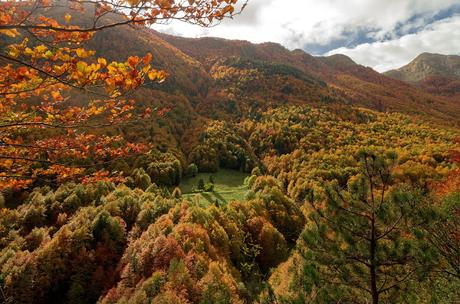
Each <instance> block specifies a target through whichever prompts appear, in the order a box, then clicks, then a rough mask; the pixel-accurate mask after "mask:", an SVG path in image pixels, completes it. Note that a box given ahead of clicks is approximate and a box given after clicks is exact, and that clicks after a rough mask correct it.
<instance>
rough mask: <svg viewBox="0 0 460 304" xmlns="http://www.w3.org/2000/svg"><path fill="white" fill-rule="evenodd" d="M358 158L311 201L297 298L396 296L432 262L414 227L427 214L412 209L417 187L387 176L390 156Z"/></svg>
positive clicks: (375, 299) (419, 196)
mask: <svg viewBox="0 0 460 304" xmlns="http://www.w3.org/2000/svg"><path fill="white" fill-rule="evenodd" d="M359 157H360V159H361V164H362V166H361V170H360V174H358V175H357V176H354V177H353V178H351V179H350V181H349V182H348V186H347V189H341V188H340V187H339V186H338V184H337V182H331V183H329V184H327V185H326V186H325V188H324V190H325V191H324V192H325V199H324V200H322V201H321V202H315V201H314V200H311V202H310V203H311V206H312V209H313V211H312V213H311V220H312V221H311V222H312V224H311V225H310V226H309V227H308V228H307V229H306V230H305V231H304V233H303V234H302V238H301V239H302V242H301V243H300V244H301V245H299V247H300V252H301V255H302V257H303V259H304V267H303V271H302V273H301V275H300V279H299V280H298V281H299V282H301V285H302V287H303V291H304V293H303V295H302V296H300V297H299V300H300V302H306V301H307V302H308V303H338V302H346V303H351V302H352V303H373V304H377V303H379V302H385V303H396V302H402V301H405V300H407V298H408V297H410V296H411V290H412V289H411V287H412V286H411V284H412V280H413V279H414V278H417V281H420V280H422V278H423V277H424V276H425V275H426V272H427V271H429V269H430V266H431V265H434V263H435V262H436V256H437V255H436V253H435V250H434V249H431V248H430V246H429V245H428V242H426V241H425V238H424V234H423V232H422V229H420V227H421V224H422V223H423V224H426V223H428V222H429V221H430V220H431V219H430V215H429V212H424V216H423V218H421V217H420V214H419V212H417V206H418V205H419V204H421V202H422V201H423V193H422V192H421V191H420V190H418V189H413V188H407V187H405V186H404V185H401V184H397V183H396V181H395V180H394V179H393V177H392V167H393V165H394V163H395V161H396V155H394V154H392V153H389V154H388V155H387V156H386V157H379V156H376V155H375V154H373V153H369V152H362V153H360V155H359ZM404 297H406V299H403V298H404ZM350 301H351V302H350Z"/></svg>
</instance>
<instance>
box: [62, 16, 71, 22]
mask: <svg viewBox="0 0 460 304" xmlns="http://www.w3.org/2000/svg"><path fill="white" fill-rule="evenodd" d="M64 19H65V22H67V23H69V22H70V19H72V16H71V15H69V14H65V16H64Z"/></svg>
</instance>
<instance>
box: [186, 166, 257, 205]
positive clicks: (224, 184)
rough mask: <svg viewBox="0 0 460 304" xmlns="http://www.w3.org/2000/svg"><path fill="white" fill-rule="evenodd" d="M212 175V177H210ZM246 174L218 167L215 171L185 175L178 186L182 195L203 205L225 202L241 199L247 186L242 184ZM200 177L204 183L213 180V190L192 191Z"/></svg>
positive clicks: (243, 197)
mask: <svg viewBox="0 0 460 304" xmlns="http://www.w3.org/2000/svg"><path fill="white" fill-rule="evenodd" d="M211 176H212V178H211ZM247 176H248V174H246V173H243V172H240V171H235V170H227V169H220V170H219V171H218V172H216V173H199V174H197V176H195V177H186V178H184V179H183V180H182V182H181V184H180V185H179V188H180V189H181V191H182V195H183V196H185V197H188V198H190V199H196V200H198V201H199V202H200V203H201V204H203V205H208V204H216V201H217V202H218V204H219V205H222V204H227V203H229V202H231V201H234V200H239V201H243V200H244V199H245V196H246V192H247V191H248V188H247V187H246V186H245V185H244V179H245V178H246V177H247ZM200 179H202V180H203V181H204V183H205V184H206V183H209V182H210V180H211V179H212V180H213V181H214V191H212V192H200V193H194V189H197V188H198V187H197V185H198V181H199V180H200Z"/></svg>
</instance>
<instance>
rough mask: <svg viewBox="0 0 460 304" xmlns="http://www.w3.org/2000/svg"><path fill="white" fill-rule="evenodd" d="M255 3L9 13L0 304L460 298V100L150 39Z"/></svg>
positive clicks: (297, 61)
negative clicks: (177, 22)
mask: <svg viewBox="0 0 460 304" xmlns="http://www.w3.org/2000/svg"><path fill="white" fill-rule="evenodd" d="M245 4H246V3H245V2H244V1H243V3H241V1H236V0H225V1H224V0H222V1H205V0H201V1H198V0H196V1H131V0H128V1H120V2H113V3H112V2H110V1H109V2H102V1H77V0H69V1H30V2H29V1H25V2H24V3H22V2H15V1H5V2H1V3H0V37H1V38H0V45H1V46H2V47H1V51H0V119H1V121H0V190H1V192H0V303H4V304H10V303H43V304H45V303H46V304H48V303H51V304H52V303H106V304H109V303H159V304H161V303H170V304H176V303H183V304H188V303H202V304H211V303H223V304H225V303H229V304H230V303H241V304H243V303H260V304H269V303H274V304H301V303H318V304H320V303H321V304H326V303H363V304H364V303H374V304H376V303H417V304H424V303H426V304H428V303H430V304H431V303H439V304H452V303H457V302H458V299H460V229H459V227H460V134H459V132H458V124H459V122H460V120H459V119H460V104H459V103H458V100H456V99H455V98H456V96H458V95H457V93H459V92H455V94H451V95H448V96H446V94H445V92H443V93H442V94H436V92H432V91H428V92H427V91H424V90H422V89H421V88H419V87H417V86H414V85H412V84H407V83H404V82H402V81H399V80H395V79H391V78H388V77H386V76H384V75H382V74H379V73H377V72H375V71H373V70H372V69H370V68H365V67H363V66H360V65H358V64H356V63H354V62H353V61H352V60H351V59H349V58H347V57H345V56H341V55H335V56H331V57H313V56H310V55H308V54H306V53H299V51H298V50H296V51H288V50H286V49H284V48H283V47H281V46H279V45H274V44H260V45H254V44H250V43H249V42H242V41H230V40H223V39H214V38H203V39H188V38H181V37H174V36H169V35H165V34H159V33H157V32H155V31H153V30H150V29H148V28H147V27H148V26H150V25H152V24H155V23H161V22H163V21H165V20H166V21H167V20H170V19H181V20H183V21H185V22H188V23H195V24H199V25H201V26H213V25H214V24H215V21H220V20H222V19H224V18H228V17H235V22H237V19H238V17H237V15H238V14H239V12H240V10H242V9H244V7H245ZM123 10H128V11H130V12H131V14H126V12H123ZM121 15H123V16H121ZM126 24H128V26H126Z"/></svg>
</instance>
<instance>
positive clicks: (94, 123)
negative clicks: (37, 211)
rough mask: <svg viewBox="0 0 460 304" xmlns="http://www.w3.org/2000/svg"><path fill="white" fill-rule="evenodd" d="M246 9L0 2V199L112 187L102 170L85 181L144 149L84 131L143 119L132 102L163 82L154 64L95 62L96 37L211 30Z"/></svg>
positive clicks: (148, 0)
mask: <svg viewBox="0 0 460 304" xmlns="http://www.w3.org/2000/svg"><path fill="white" fill-rule="evenodd" d="M238 2H239V3H238ZM241 2H243V3H241ZM245 4H246V3H245V2H244V1H238V0H217V1H216V0H213V1H211V0H143V1H139V0H107V1H106V0H84V1H83V0H63V1H57V0H56V1H54V0H27V1H16V0H8V1H2V2H1V3H0V46H1V47H0V49H1V51H0V121H1V123H0V172H1V173H0V189H6V188H13V189H21V188H26V187H30V186H31V185H32V183H33V182H34V181H37V180H41V181H45V182H49V181H56V182H58V183H59V182H62V181H64V180H68V179H72V180H75V179H79V180H82V179H85V181H92V180H102V179H105V180H107V179H116V177H113V176H110V173H109V172H105V171H103V170H102V169H100V168H98V169H97V170H95V171H96V172H95V173H93V174H92V176H87V175H88V174H86V173H85V172H86V169H87V168H88V167H94V165H95V164H104V163H106V162H108V161H111V160H112V159H116V158H122V157H125V156H128V155H132V154H136V153H139V152H143V151H146V150H147V149H148V147H146V146H144V145H140V144H136V143H128V142H126V141H125V140H124V139H123V138H122V137H121V136H106V135H101V134H99V136H96V135H95V134H94V132H90V131H91V130H94V129H99V128H102V127H110V126H114V125H118V124H122V123H127V122H128V121H135V120H137V119H143V118H146V117H148V116H149V115H150V110H149V109H147V110H146V111H145V112H144V113H138V112H136V113H135V112H134V111H133V110H134V108H135V100H133V99H132V98H130V94H131V92H132V91H133V90H135V89H137V88H139V87H140V86H142V85H143V84H144V83H145V82H146V81H152V82H162V81H163V80H164V79H165V77H166V73H165V72H164V71H160V70H157V69H155V68H154V67H152V66H151V65H150V61H151V58H152V55H151V54H146V55H145V56H144V57H142V58H141V57H137V56H130V57H128V58H127V60H126V61H125V62H108V61H107V60H106V59H105V58H103V57H99V56H96V54H95V52H94V51H92V50H88V49H86V48H85V46H84V45H85V43H86V42H88V41H89V40H91V39H92V37H93V36H94V34H95V33H96V32H98V31H102V30H105V29H109V28H114V27H117V26H121V25H131V26H135V27H144V26H151V25H153V24H156V23H165V22H169V21H171V20H180V21H184V22H187V23H192V24H197V25H200V26H210V25H214V24H216V23H218V22H219V21H220V20H222V19H223V18H226V17H232V16H234V15H236V14H238V13H239V11H241V10H242V9H243V8H244V6H245ZM83 13H84V14H85V15H87V16H90V17H92V18H91V20H92V21H91V22H89V23H87V24H84V25H81V22H78V20H77V19H78V18H77V17H78V15H80V14H83ZM54 16H59V18H57V17H54ZM108 17H112V18H108ZM76 91H81V92H83V93H85V94H87V96H91V97H90V98H89V100H88V101H87V102H85V103H84V105H75V104H72V103H71V102H69V96H70V94H72V93H75V92H76ZM93 171H94V170H93ZM85 175H86V176H85Z"/></svg>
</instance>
